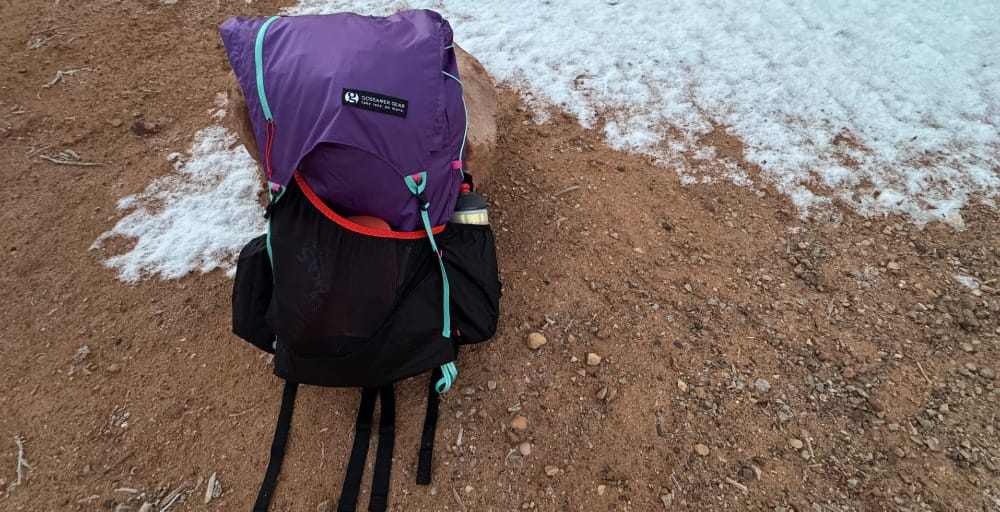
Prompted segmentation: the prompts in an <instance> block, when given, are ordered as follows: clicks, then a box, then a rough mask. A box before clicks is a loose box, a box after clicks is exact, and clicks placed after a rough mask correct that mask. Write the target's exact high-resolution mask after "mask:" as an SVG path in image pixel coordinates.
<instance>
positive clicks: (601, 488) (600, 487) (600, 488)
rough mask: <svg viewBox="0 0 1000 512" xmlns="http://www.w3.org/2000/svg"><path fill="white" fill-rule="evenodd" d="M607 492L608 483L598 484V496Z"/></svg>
mask: <svg viewBox="0 0 1000 512" xmlns="http://www.w3.org/2000/svg"><path fill="white" fill-rule="evenodd" d="M606 492H608V486H606V485H598V486H597V495H598V496H604V493H606Z"/></svg>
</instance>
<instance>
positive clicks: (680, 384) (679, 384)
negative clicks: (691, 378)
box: [677, 379, 688, 393]
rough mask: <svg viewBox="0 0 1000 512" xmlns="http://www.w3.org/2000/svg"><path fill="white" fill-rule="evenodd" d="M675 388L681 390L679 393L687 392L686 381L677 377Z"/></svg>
mask: <svg viewBox="0 0 1000 512" xmlns="http://www.w3.org/2000/svg"><path fill="white" fill-rule="evenodd" d="M677 389H679V390H680V391H681V393H687V392H688V385H687V383H686V382H684V381H682V380H680V379H677Z"/></svg>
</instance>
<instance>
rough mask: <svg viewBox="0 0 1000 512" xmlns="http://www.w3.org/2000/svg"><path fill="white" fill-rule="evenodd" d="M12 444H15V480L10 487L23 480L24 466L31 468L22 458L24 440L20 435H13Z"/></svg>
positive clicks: (19, 483)
mask: <svg viewBox="0 0 1000 512" xmlns="http://www.w3.org/2000/svg"><path fill="white" fill-rule="evenodd" d="M14 444H16V445H17V481H16V482H14V483H12V484H11V485H10V486H11V487H14V486H17V485H21V482H22V481H23V480H24V471H23V470H24V469H25V468H27V469H31V466H30V465H29V464H28V461H27V460H26V459H25V458H24V440H23V439H21V436H14Z"/></svg>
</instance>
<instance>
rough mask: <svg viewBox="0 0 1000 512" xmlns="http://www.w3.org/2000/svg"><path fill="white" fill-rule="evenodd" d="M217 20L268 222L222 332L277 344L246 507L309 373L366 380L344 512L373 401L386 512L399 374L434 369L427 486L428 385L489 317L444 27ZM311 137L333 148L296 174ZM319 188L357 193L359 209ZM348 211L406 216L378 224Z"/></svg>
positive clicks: (490, 297) (323, 381)
mask: <svg viewBox="0 0 1000 512" xmlns="http://www.w3.org/2000/svg"><path fill="white" fill-rule="evenodd" d="M220 32H221V33H222V38H223V42H224V45H225V47H226V51H227V54H228V56H229V59H230V63H231V64H232V65H233V69H234V71H235V72H236V75H237V78H238V80H239V81H240V84H241V87H242V88H243V91H244V93H245V95H246V98H247V106H248V110H249V111H250V115H251V120H252V122H253V125H254V126H253V128H254V133H255V136H256V137H257V139H258V143H259V147H261V148H263V149H264V151H263V152H262V153H263V166H264V168H265V174H266V177H267V181H268V187H269V196H270V200H269V203H268V206H267V209H266V213H265V216H266V218H267V219H268V229H267V233H266V234H265V235H262V236H260V237H258V238H255V239H253V240H251V241H250V242H249V243H248V244H247V245H246V246H245V247H244V248H243V250H242V251H241V252H240V255H239V259H238V262H237V270H236V276H235V280H234V284H233V295H232V314H233V332H234V333H235V334H236V335H237V336H239V337H241V338H243V339H244V340H246V341H248V342H250V343H252V344H253V345H254V346H256V347H257V348H259V349H261V350H264V351H266V352H269V353H272V354H274V373H275V375H277V376H278V377H280V378H282V379H284V380H285V387H284V391H283V393H282V402H281V407H280V412H279V415H278V424H277V427H276V429H275V434H274V439H273V441H272V445H271V454H270V461H269V462H268V467H267V471H266V473H265V477H264V481H263V483H262V485H261V489H260V492H259V493H258V496H257V500H256V502H255V505H254V509H253V510H254V511H255V512H264V511H266V510H267V509H268V507H269V505H270V502H271V497H272V495H273V491H274V487H275V484H276V481H277V477H278V473H279V472H280V468H281V463H282V459H283V458H284V452H285V446H286V442H287V437H288V432H289V430H290V427H291V420H292V411H293V405H294V401H295V395H296V392H297V389H298V386H299V385H300V384H307V385H316V386H336V387H359V388H361V390H362V391H361V405H360V407H359V411H358V416H357V421H356V423H355V438H354V444H353V448H352V451H351V456H350V460H349V462H348V466H347V471H346V474H345V478H344V486H343V490H342V492H341V495H340V501H339V504H338V508H337V510H338V511H339V512H352V511H354V510H355V508H356V503H357V498H358V493H359V489H360V486H361V480H362V477H363V473H364V468H365V459H366V457H367V451H368V443H369V438H370V437H371V432H372V416H373V413H374V408H375V404H376V400H378V401H379V402H380V409H381V415H380V419H379V425H378V433H379V441H378V448H377V453H376V459H375V465H374V474H373V479H372V492H371V497H370V502H369V507H368V510H369V511H384V510H386V508H387V506H388V492H389V481H390V472H391V464H392V462H391V461H392V452H393V445H394V424H395V396H394V384H395V383H396V382H399V381H401V380H403V379H407V378H410V377H414V376H417V375H420V374H425V373H428V372H429V373H430V374H431V377H430V381H429V384H428V396H427V411H426V414H425V418H424V427H423V434H422V439H421V443H420V448H419V454H418V467H417V483H418V484H420V485H428V484H429V483H430V481H431V473H432V471H431V470H432V453H433V445H434V433H435V428H436V423H437V415H438V403H439V398H440V394H443V393H445V392H447V391H448V390H449V389H450V388H451V386H452V384H453V382H454V380H455V379H456V378H457V376H458V370H457V367H456V365H455V360H456V358H457V356H458V349H459V347H460V346H461V345H466V344H471V343H478V342H482V341H485V340H488V339H489V338H491V337H492V336H493V335H494V333H495V331H496V327H497V321H498V317H499V300H500V296H501V287H500V281H499V278H498V271H497V260H496V248H495V244H494V239H493V232H492V230H491V229H490V226H489V225H488V224H486V225H478V224H459V223H453V222H449V219H450V218H451V215H452V213H453V211H454V209H455V201H456V197H457V195H458V193H459V189H460V186H462V188H471V187H472V185H473V183H472V178H471V175H469V174H468V173H466V172H465V171H464V169H463V167H464V166H463V163H462V162H463V152H464V146H465V137H466V134H467V127H466V125H467V122H464V121H463V122H461V123H456V122H455V121H456V119H462V118H465V119H467V116H466V115H465V112H464V110H465V109H464V103H463V101H462V89H461V82H460V79H459V76H458V70H457V63H456V61H455V54H454V50H453V47H452V40H451V39H452V32H451V28H450V26H449V25H448V22H447V21H445V20H444V19H442V18H441V16H440V15H438V14H437V13H435V12H433V11H427V10H414V11H404V12H401V13H398V14H396V15H394V16H389V17H384V18H383V17H365V16H358V15H354V14H336V15H327V16H303V17H280V18H279V17H272V18H266V19H265V18H257V19H249V20H248V19H243V18H232V19H230V20H227V21H226V22H225V23H223V25H222V26H221V27H220ZM315 48H323V49H324V51H322V52H319V51H315ZM303 76H305V78H303ZM305 99H308V100H309V102H310V103H309V108H304V107H303V104H304V102H305ZM324 145H331V146H328V147H332V148H335V149H336V151H332V152H330V153H328V154H327V155H326V156H325V157H323V158H325V160H323V158H321V159H320V160H322V161H323V165H311V166H309V168H308V169H307V168H306V167H305V166H304V163H305V162H307V161H310V159H312V161H313V163H315V160H316V158H315V150H316V149H317V148H321V147H327V146H324ZM359 162H360V163H363V164H364V165H363V166H359V165H353V166H352V165H345V163H352V164H358V163H359ZM369 164H370V165H369ZM371 169H376V171H372V170H371ZM378 170H381V171H386V170H387V171H389V173H391V174H387V173H386V172H378ZM338 194H339V195H338ZM330 197H341V198H345V197H346V198H357V197H360V198H361V199H360V200H358V201H357V203H360V204H365V205H367V209H364V210H362V209H359V208H357V207H355V206H350V205H347V206H345V205H344V204H343V202H341V201H331V200H330V199H329V198H330ZM397 203H398V204H397ZM348 214H361V215H370V216H374V217H378V218H381V219H394V223H393V224H394V227H399V226H407V225H413V227H415V228H417V229H413V230H398V231H387V230H384V229H376V228H373V227H371V225H370V224H365V223H361V222H355V221H352V217H350V215H348Z"/></svg>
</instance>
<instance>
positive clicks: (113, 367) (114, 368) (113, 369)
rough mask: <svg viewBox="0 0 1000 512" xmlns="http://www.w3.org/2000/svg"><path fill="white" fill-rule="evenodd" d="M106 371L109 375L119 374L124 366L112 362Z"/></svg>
mask: <svg viewBox="0 0 1000 512" xmlns="http://www.w3.org/2000/svg"><path fill="white" fill-rule="evenodd" d="M105 371H107V372H108V375H117V374H119V373H121V371H122V367H121V365H120V364H118V363H111V364H109V365H108V367H107V368H105Z"/></svg>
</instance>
